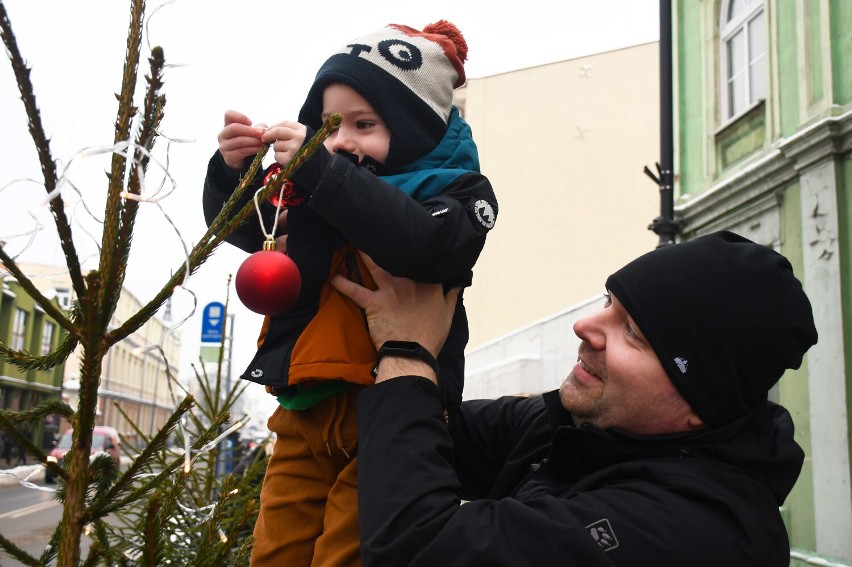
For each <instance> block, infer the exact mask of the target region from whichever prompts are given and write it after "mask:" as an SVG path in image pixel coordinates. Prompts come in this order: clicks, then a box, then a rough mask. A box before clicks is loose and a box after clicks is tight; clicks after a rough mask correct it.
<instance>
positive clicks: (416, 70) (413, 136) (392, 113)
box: [299, 20, 467, 167]
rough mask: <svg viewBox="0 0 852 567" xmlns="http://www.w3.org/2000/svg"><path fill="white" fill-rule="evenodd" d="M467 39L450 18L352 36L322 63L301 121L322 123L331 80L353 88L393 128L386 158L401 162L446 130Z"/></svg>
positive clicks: (460, 80) (432, 143)
mask: <svg viewBox="0 0 852 567" xmlns="http://www.w3.org/2000/svg"><path fill="white" fill-rule="evenodd" d="M466 59H467V43H466V42H465V40H464V37H463V36H462V34H461V32H460V31H459V30H458V28H456V27H455V26H454V25H453V24H451V23H450V22H447V21H446V20H440V21H438V22H436V23H434V24H429V25H427V26H426V27H424V28H423V31H418V30H416V29H414V28H411V27H408V26H403V25H398V24H389V25H387V26H385V27H384V28H382V29H380V30H378V31H375V32H373V33H370V34H367V35H365V36H362V37H359V38H358V39H355V40H353V41H350V42H349V43H347V44H346V46H345V47H344V48H343V49H341V50H340V52H338V53H336V54H335V55H332V56H331V57H329V59H328V60H327V61H326V62H325V63H324V64H323V65H322V67H320V70H319V72H318V73H317V76H316V79H315V80H314V84H313V85H312V86H311V89H310V91H309V92H308V97H307V99H306V100H305V104H304V105H303V106H302V110H301V112H300V113H299V122H301V123H303V124H306V125H308V126H310V127H311V128H313V129H314V130H317V129H318V128H319V127H320V126H321V125H322V95H323V91H324V90H325V88H326V87H327V86H328V85H331V84H336V83H342V84H345V85H348V86H350V87H352V88H353V89H355V90H356V91H357V92H358V93H359V94H360V95H361V96H363V97H364V98H365V99H366V100H367V102H369V103H370V105H372V107H373V108H374V109H375V111H376V112H378V113H379V115H380V116H381V117H382V119H383V120H384V121H385V123H386V125H387V127H388V128H389V129H390V132H391V140H390V148H389V152H388V157H387V160H386V162H385V164H386V165H388V166H390V167H397V166H402V165H406V164H408V163H411V162H413V161H414V160H416V159H417V158H419V157H421V156H423V155H425V154H427V153H428V152H429V151H431V150H432V149H433V148H434V147H435V146H436V145H438V142H440V141H441V138H443V136H444V133H445V132H446V131H447V120H448V119H449V116H450V111H451V109H452V104H453V90H454V89H455V88H457V87H460V86H462V85H463V84H464V82H465V73H464V62H465V60H466Z"/></svg>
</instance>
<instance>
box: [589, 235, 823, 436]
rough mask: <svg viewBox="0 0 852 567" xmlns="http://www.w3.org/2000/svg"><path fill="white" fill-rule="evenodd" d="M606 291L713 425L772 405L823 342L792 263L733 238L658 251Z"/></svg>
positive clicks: (715, 238)
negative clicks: (782, 384) (777, 389)
mask: <svg viewBox="0 0 852 567" xmlns="http://www.w3.org/2000/svg"><path fill="white" fill-rule="evenodd" d="M606 287H607V289H608V290H610V291H611V292H612V293H613V294H614V295H615V297H617V298H618V300H619V301H620V302H621V304H622V305H623V306H624V308H625V309H626V310H627V312H628V313H629V314H630V316H631V317H632V318H633V320H634V321H635V322H636V325H637V326H638V327H639V329H640V330H641V331H642V333H643V334H644V335H645V337H646V338H647V339H648V341H649V342H650V344H651V347H652V348H653V349H654V351H655V352H656V354H657V356H658V357H659V359H660V361H661V362H662V364H663V367H664V368H665V370H666V373H667V374H668V376H669V378H670V379H671V381H672V382H673V383H674V385H675V387H676V388H677V389H678V391H679V392H680V394H681V395H682V396H683V397H684V399H685V400H686V401H687V402H688V403H689V405H690V406H691V407H692V409H693V410H695V412H696V413H697V414H698V416H699V417H701V419H702V420H703V421H704V423H705V424H707V425H708V426H719V425H724V424H727V423H729V422H731V421H733V420H735V419H737V418H739V417H741V416H743V415H745V414H746V413H748V412H749V411H750V410H751V409H753V408H754V407H755V406H756V405H757V404H758V403H760V402H761V401H762V400H765V399H766V395H767V392H768V391H769V389H770V388H771V387H772V386H773V385H774V384H775V383H776V382H777V381H778V379H779V378H781V375H782V374H783V373H784V370H785V369H787V368H798V367H799V366H800V365H801V363H802V357H803V356H804V354H805V352H807V350H808V349H809V348H810V347H811V346H812V345H814V344H816V341H817V331H816V328H815V327H814V320H813V313H812V311H811V304H810V301H808V298H807V296H806V295H805V292H804V291H803V290H802V285H801V283H799V280H797V279H796V277H795V276H794V275H793V268H792V266H790V262H788V261H787V259H786V258H785V257H784V256H782V255H781V254H778V253H777V252H775V251H774V250H772V249H771V248H768V247H766V246H762V245H760V244H755V243H754V242H752V241H750V240H748V239H746V238H743V237H742V236H739V235H737V234H734V233H731V232H727V231H722V232H716V233H713V234H709V235H706V236H702V237H699V238H696V239H695V240H691V241H689V242H684V243H680V244H675V245H672V246H667V247H664V248H658V249H656V250H653V251H652V252H649V253H647V254H645V255H643V256H640V257H639V258H637V259H636V260H634V261H632V262H630V263H629V264H627V265H626V266H624V267H623V268H621V269H620V270H618V271H617V272H615V273H614V274H612V275H611V276H610V277H609V278H608V279H607V281H606Z"/></svg>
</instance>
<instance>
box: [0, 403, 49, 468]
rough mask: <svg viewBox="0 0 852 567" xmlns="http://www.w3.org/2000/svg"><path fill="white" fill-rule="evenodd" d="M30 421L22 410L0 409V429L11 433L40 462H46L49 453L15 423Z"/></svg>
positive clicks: (19, 444)
mask: <svg viewBox="0 0 852 567" xmlns="http://www.w3.org/2000/svg"><path fill="white" fill-rule="evenodd" d="M27 415H32V413H28V414H27ZM28 422H29V420H28V419H27V418H26V417H21V412H16V411H12V410H0V429H2V430H3V431H5V432H6V433H7V434H8V435H11V436H12V437H13V438H14V439H15V442H17V444H18V446H20V447H21V448H22V449H24V450H25V451H26V452H27V453H29V454H30V455H32V456H34V457H35V458H36V459H37V460H38V461H39V462H40V463H46V462H47V455H45V454H44V452H43V451H42V450H41V449H40V448H39V447H37V446H36V445H35V444H34V443H33V442H32V441H30V440H29V438H28V437H27V436H26V435H24V434H23V433H21V432H20V431H18V428H17V427H15V424H20V423H28Z"/></svg>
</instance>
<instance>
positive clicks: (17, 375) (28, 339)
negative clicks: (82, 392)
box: [0, 278, 64, 466]
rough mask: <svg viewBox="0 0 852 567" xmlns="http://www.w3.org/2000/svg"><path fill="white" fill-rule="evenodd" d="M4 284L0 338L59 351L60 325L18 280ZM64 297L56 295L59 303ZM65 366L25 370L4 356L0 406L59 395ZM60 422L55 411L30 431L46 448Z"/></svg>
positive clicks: (39, 350)
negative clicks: (54, 413) (37, 303)
mask: <svg viewBox="0 0 852 567" xmlns="http://www.w3.org/2000/svg"><path fill="white" fill-rule="evenodd" d="M2 286H3V289H2V296H0V339H2V340H3V342H4V343H6V344H7V345H8V346H10V347H11V348H13V349H18V350H25V351H27V352H29V353H31V354H34V355H42V354H47V353H49V352H53V351H55V350H56V348H57V346H58V345H59V341H60V340H61V338H62V337H61V335H62V334H63V333H62V330H61V328H60V327H59V325H58V324H57V323H56V322H55V321H54V320H53V319H52V318H51V317H49V316H48V315H46V314H45V312H44V311H43V310H42V309H41V307H39V306H38V305H36V303H35V301H33V299H32V298H31V297H30V296H29V295H28V294H27V293H26V292H25V291H24V290H23V288H22V287H21V285H20V284H19V283H18V282H17V281H15V280H14V279H12V278H6V279H5V280H4V281H2ZM60 300H61V298H54V299H53V301H54V302H55V303H56V305H57V307H59V306H60V304H61V302H60ZM63 370H64V367H63V366H61V365H60V366H57V367H55V368H53V369H51V370H21V369H20V368H18V367H17V366H15V365H14V364H11V363H9V362H7V361H6V360H4V359H2V358H0V409H10V410H25V409H28V408H31V407H33V406H35V405H36V404H38V403H39V402H41V401H43V400H45V399H49V398H59V397H60V395H61V390H62V375H63ZM58 426H59V421H58V417H57V416H55V415H53V416H50V417H49V418H48V421H46V422H44V423H42V424H40V426H39V427H37V428H34V429H32V430H28V431H26V434H27V435H28V436H29V438H30V439H31V440H32V441H33V442H34V443H35V444H36V445H38V446H40V447H42V448H45V449H46V448H49V447H51V446H52V443H53V435H54V434H55V433H56V432H57V430H58ZM3 465H5V463H3ZM0 466H2V465H0Z"/></svg>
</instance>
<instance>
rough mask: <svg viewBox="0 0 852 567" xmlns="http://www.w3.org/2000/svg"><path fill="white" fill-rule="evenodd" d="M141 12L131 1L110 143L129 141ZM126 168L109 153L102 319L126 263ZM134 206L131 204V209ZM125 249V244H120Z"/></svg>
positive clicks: (136, 0) (139, 2) (140, 0)
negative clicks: (123, 238)
mask: <svg viewBox="0 0 852 567" xmlns="http://www.w3.org/2000/svg"><path fill="white" fill-rule="evenodd" d="M144 11H145V2H144V0H132V5H131V9H130V26H129V28H128V31H127V52H126V54H125V57H124V73H123V76H122V81H121V91H120V94H118V95H116V99H117V100H118V112H117V115H116V119H115V135H114V138H113V143H114V144H119V143H122V142H127V141H129V140H130V127H131V122H132V120H133V117H134V116H135V115H136V112H137V108H136V107H135V106H134V105H133V94H134V92H135V90H136V78H137V75H138V73H137V70H138V67H139V58H140V52H141V45H142V31H143V27H142V26H143V15H144ZM126 167H127V158H126V157H124V156H123V155H121V154H120V153H118V152H113V154H112V164H111V168H110V172H109V174H108V177H109V188H108V190H107V197H106V206H105V210H104V227H103V234H102V236H101V250H111V251H114V253H113V254H101V259H100V264H99V266H98V272H100V274H101V287H100V290H99V292H98V295H97V298H98V300H97V303H98V305H99V306H100V310H101V311H102V312H103V315H104V316H105V318H106V320H109V319H110V317H112V314H113V311H114V310H115V306H116V304H117V303H118V294H119V293H120V292H121V283H122V282H123V279H124V273H125V269H126V267H127V265H126V262H121V261H120V259H121V258H125V259H126V256H125V254H127V253H129V252H128V251H126V250H120V249H119V248H118V246H117V245H118V244H119V242H121V237H120V231H121V218H122V216H123V215H124V212H123V209H124V207H125V206H126V203H125V202H124V200H123V199H122V196H121V193H122V191H123V189H124V174H125V168H126ZM135 205H136V203H134V206H135ZM122 244H123V245H124V246H125V247H126V246H129V243H128V242H123V243H122Z"/></svg>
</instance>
